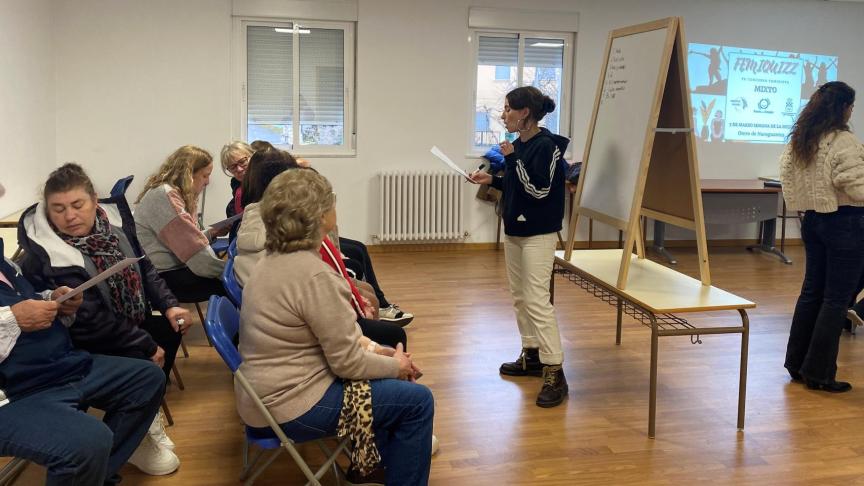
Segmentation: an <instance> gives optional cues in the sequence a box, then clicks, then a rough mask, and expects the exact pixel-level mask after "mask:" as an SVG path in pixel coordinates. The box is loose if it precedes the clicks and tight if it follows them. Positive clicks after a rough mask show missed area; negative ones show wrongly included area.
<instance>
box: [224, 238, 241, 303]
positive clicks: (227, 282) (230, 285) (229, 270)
mask: <svg viewBox="0 0 864 486" xmlns="http://www.w3.org/2000/svg"><path fill="white" fill-rule="evenodd" d="M228 254H229V255H231V252H230V251H229V252H228ZM222 286H223V287H225V293H226V294H228V298H229V299H231V302H232V303H233V304H234V305H235V306H237V307H238V308H239V307H241V303H242V302H243V287H241V286H240V282H238V281H237V277H236V276H235V275H234V257H233V256H229V257H228V261H227V262H225V269H224V270H222Z"/></svg>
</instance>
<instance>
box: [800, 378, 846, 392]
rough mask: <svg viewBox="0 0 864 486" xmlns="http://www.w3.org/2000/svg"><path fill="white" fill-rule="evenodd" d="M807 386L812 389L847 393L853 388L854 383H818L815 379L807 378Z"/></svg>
mask: <svg viewBox="0 0 864 486" xmlns="http://www.w3.org/2000/svg"><path fill="white" fill-rule="evenodd" d="M805 383H806V384H807V388H809V389H810V390H819V391H826V392H828V393H846V392H848V391H851V390H852V385H850V384H849V383H846V382H845V381H839V382H838V381H835V382H834V383H817V382H815V381H810V380H806V382H805Z"/></svg>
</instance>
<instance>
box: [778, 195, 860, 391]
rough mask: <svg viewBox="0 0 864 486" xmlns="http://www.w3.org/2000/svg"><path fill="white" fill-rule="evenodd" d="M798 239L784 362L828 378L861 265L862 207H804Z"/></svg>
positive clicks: (834, 372)
mask: <svg viewBox="0 0 864 486" xmlns="http://www.w3.org/2000/svg"><path fill="white" fill-rule="evenodd" d="M801 239H803V240H804V251H805V254H806V258H807V263H806V267H805V271H804V283H803V285H802V287H801V295H800V296H799V297H798V302H797V304H796V305H795V313H794V314H793V316H792V327H791V329H790V330H789V343H788V345H787V347H786V363H785V366H786V368H787V369H788V370H790V371H793V372H799V373H801V375H802V376H804V378H807V379H809V380H811V381H815V382H818V383H830V382H832V381H834V380H835V378H836V375H837V352H838V349H839V346H840V334H841V332H842V331H843V324H844V323H845V321H846V308H847V306H848V305H849V302H850V300H851V299H852V298H853V297H854V293H855V292H856V291H857V290H858V282H859V279H860V277H861V274H862V270H864V208H854V207H851V206H842V207H840V209H839V210H838V211H836V212H833V213H817V212H815V211H807V213H806V214H805V215H804V220H803V221H802V223H801Z"/></svg>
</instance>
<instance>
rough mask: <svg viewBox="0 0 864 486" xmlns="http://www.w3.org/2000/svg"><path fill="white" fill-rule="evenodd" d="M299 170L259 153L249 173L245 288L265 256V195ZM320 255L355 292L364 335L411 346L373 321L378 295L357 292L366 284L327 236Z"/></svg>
mask: <svg viewBox="0 0 864 486" xmlns="http://www.w3.org/2000/svg"><path fill="white" fill-rule="evenodd" d="M297 167H298V166H297V163H296V161H295V159H294V157H293V156H291V154H289V153H288V152H284V151H282V150H276V149H272V150H265V151H258V152H255V155H253V156H252V159H251V161H250V162H249V168H248V172H247V174H246V178H245V179H244V181H243V195H244V196H243V204H244V206H245V207H244V213H243V214H244V217H243V222H242V223H241V225H240V230H239V231H238V234H237V256H236V257H235V258H234V276H235V277H236V278H237V281H238V283H240V285H241V286H243V285H245V283H246V281H247V280H248V279H249V276H250V275H251V273H252V269H253V268H254V267H255V264H256V263H258V260H260V259H261V257H263V256H264V253H265V250H264V244H265V241H266V232H265V230H264V223H263V221H261V211H260V209H261V208H260V201H261V198H262V197H263V196H264V191H265V190H266V189H267V186H268V185H269V184H270V182H271V181H272V180H273V179H274V178H275V177H276V176H278V175H279V174H281V173H283V172H285V171H286V170H289V169H296V168H297ZM319 253H320V254H321V258H322V260H324V261H325V262H326V263H327V264H328V265H330V266H331V267H333V270H334V271H335V272H337V273H338V274H339V275H341V276H342V277H343V278H344V279H345V281H346V282H347V283H348V286H349V287H350V288H351V298H350V303H351V306H352V307H353V308H354V310H355V312H356V313H357V323H358V324H359V325H360V330H361V332H363V335H365V336H367V337H369V338H370V339H372V340H373V341H377V342H378V343H381V344H383V345H386V346H390V347H395V346H396V344H397V343H402V346H407V343H408V339H407V337H406V335H405V330H404V329H402V328H401V327H399V326H397V325H395V324H391V323H389V322H382V321H378V320H375V319H374V318H373V317H374V311H375V310H377V305H375V304H373V303H372V302H371V301H370V300H369V298H370V297H371V298H372V299H374V293H372V292H371V288H369V287H368V285H367V287H366V288H367V289H369V290H366V289H364V292H368V293H366V294H365V295H364V292H361V290H359V289H358V288H357V286H359V285H361V284H365V282H355V281H354V280H353V279H351V278H350V277H349V276H348V272H347V270H346V269H345V264H344V263H343V262H342V259H341V258H339V257H338V255H339V250H338V249H337V248H336V247H335V246H334V245H333V243H332V241H331V240H330V239H329V238H328V237H327V236H325V237H324V238H323V241H322V245H321V248H320V249H319ZM290 277H291V276H290V274H288V275H285V278H290ZM355 284H356V285H357V286H355Z"/></svg>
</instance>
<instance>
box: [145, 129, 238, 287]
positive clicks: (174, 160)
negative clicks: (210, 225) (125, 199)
mask: <svg viewBox="0 0 864 486" xmlns="http://www.w3.org/2000/svg"><path fill="white" fill-rule="evenodd" d="M212 172H213V157H211V156H210V154H209V153H208V152H207V151H206V150H204V149H202V148H198V147H194V146H192V145H185V146H183V147H180V148H179V149H177V150H176V151H175V152H174V153H173V154H171V155H169V156H168V159H167V160H165V163H163V164H162V166H161V167H160V168H159V170H158V171H157V172H156V173H155V174H153V175H152V176H150V178H149V179H148V180H147V183H146V185H145V186H144V190H143V191H141V195H140V196H138V201H137V203H138V207H137V208H136V209H135V227H136V230H137V235H138V241H139V242H140V243H141V247H142V248H143V250H144V253H146V254H147V256H148V257H149V258H150V260H151V261H152V262H153V265H154V266H155V267H156V270H157V271H158V272H159V276H161V277H162V278H163V279H164V280H165V282H166V283H167V284H168V287H169V288H170V289H171V291H172V292H174V295H176V296H177V298H178V299H179V300H180V302H201V301H204V300H207V299H209V298H210V296H211V295H225V290H224V289H223V288H222V281H221V280H219V277H220V276H221V275H222V269H223V268H225V262H224V261H222V260H221V259H219V258H217V257H216V254H215V253H213V250H212V249H211V248H210V242H211V241H212V240H213V239H214V238H216V237H217V236H221V235H222V234H227V231H228V230H227V229H226V230H224V232H220V233H213V232H211V231H210V230H207V231H202V230H201V228H199V227H198V223H197V221H196V218H195V215H196V213H197V208H198V197H199V196H200V195H201V192H203V191H204V188H205V187H207V185H208V184H209V183H210V174H211V173H212Z"/></svg>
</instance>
